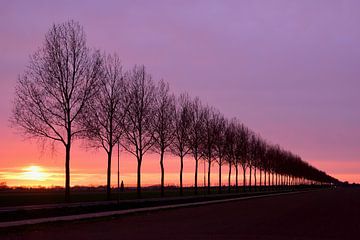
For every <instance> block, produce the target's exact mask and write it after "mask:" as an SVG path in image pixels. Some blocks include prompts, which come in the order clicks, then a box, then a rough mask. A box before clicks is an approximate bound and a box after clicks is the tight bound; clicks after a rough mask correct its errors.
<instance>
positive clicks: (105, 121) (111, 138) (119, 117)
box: [81, 55, 128, 200]
mask: <svg viewBox="0 0 360 240" xmlns="http://www.w3.org/2000/svg"><path fill="white" fill-rule="evenodd" d="M126 88H127V86H126V83H125V80H124V75H123V70H122V65H121V63H120V60H119V57H118V56H117V55H114V56H111V55H109V56H104V57H103V64H102V74H101V78H100V81H99V87H98V90H97V94H96V95H94V97H93V98H92V99H91V100H90V104H88V105H87V106H86V107H85V110H84V111H83V114H81V116H82V117H81V119H82V120H81V122H82V124H83V126H84V128H85V129H86V132H85V137H86V138H87V139H88V140H89V142H90V146H92V147H95V148H103V149H104V150H105V151H106V153H107V182H106V192H107V199H108V200H109V199H110V196H111V158H112V152H113V148H114V146H115V144H117V142H118V141H120V137H121V136H122V134H123V131H124V124H123V123H124V117H125V114H126V111H127V104H128V100H127V96H126V94H125V91H126Z"/></svg>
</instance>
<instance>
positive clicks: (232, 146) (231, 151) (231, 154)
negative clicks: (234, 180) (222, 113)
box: [225, 119, 238, 192]
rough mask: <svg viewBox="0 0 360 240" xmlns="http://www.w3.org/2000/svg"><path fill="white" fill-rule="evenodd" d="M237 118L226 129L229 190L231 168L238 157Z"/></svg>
mask: <svg viewBox="0 0 360 240" xmlns="http://www.w3.org/2000/svg"><path fill="white" fill-rule="evenodd" d="M236 128H237V120H236V119H232V120H230V122H229V124H228V125H227V127H226V130H225V143H226V144H225V160H226V162H227V164H228V165H229V174H228V192H230V191H231V170H232V166H233V165H234V162H235V158H236V153H235V151H236V148H237V141H238V139H237V135H236V133H237V129H236Z"/></svg>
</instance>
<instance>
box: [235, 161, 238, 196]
mask: <svg viewBox="0 0 360 240" xmlns="http://www.w3.org/2000/svg"><path fill="white" fill-rule="evenodd" d="M235 189H236V191H237V192H238V191H239V165H238V164H235Z"/></svg>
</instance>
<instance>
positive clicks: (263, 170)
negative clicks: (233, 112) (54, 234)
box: [11, 21, 337, 200]
mask: <svg viewBox="0 0 360 240" xmlns="http://www.w3.org/2000/svg"><path fill="white" fill-rule="evenodd" d="M11 122H12V124H13V125H14V126H15V127H17V128H19V129H20V130H21V132H22V133H24V134H26V135H27V136H29V137H35V138H41V139H50V140H53V141H57V142H60V143H62V145H63V146H64V148H65V198H66V200H69V198H70V153H71V151H70V150H71V145H72V143H73V141H74V140H75V139H79V138H81V139H85V140H87V143H88V144H89V145H90V146H92V147H96V148H103V149H104V150H105V152H106V154H107V196H108V198H110V193H111V181H110V180H111V163H112V155H113V150H114V147H115V146H116V144H118V143H119V144H121V146H122V147H123V148H124V149H125V150H126V151H127V152H129V153H130V154H132V155H133V156H134V157H135V158H136V160H137V192H138V194H139V195H140V193H141V166H142V163H143V160H144V155H145V154H146V153H147V152H149V151H154V152H157V153H158V154H159V155H160V169H161V194H162V195H164V179H165V177H164V175H165V169H164V161H165V153H166V152H170V153H172V154H173V155H175V156H178V157H179V158H180V161H179V164H180V173H179V186H180V194H182V193H183V166H184V157H185V156H187V155H191V156H192V158H193V159H194V188H195V189H194V190H195V193H198V171H199V163H200V161H205V162H206V164H207V189H208V192H210V188H211V182H210V179H211V166H212V165H213V164H217V165H218V166H219V180H218V183H217V186H218V188H219V189H218V191H219V192H221V191H222V189H221V188H222V174H221V173H222V167H223V166H224V165H227V166H228V169H229V172H228V176H227V178H228V187H229V190H230V187H231V181H230V180H231V175H232V174H233V172H232V171H233V170H234V171H235V188H236V189H238V188H239V175H240V172H239V170H240V171H241V170H242V177H243V179H242V181H243V184H242V185H243V186H244V187H249V188H251V186H256V184H260V186H269V185H295V184H304V183H315V182H316V183H334V182H336V181H337V180H336V179H334V178H332V177H331V176H329V175H327V174H326V173H325V172H323V171H320V170H318V169H316V168H315V167H313V166H311V165H309V164H308V163H306V162H305V161H303V160H302V159H301V158H300V157H299V156H297V155H295V154H293V153H291V152H289V151H286V150H284V149H282V148H281V147H280V146H278V145H272V144H269V143H268V142H267V141H265V140H264V139H263V138H262V137H261V136H260V135H259V134H257V133H255V132H253V131H252V130H250V129H249V128H247V127H246V126H245V125H244V124H242V123H241V122H240V121H239V120H238V119H235V118H234V119H226V118H225V117H224V116H223V114H222V113H221V112H219V111H218V110H216V109H214V108H213V107H211V106H208V105H206V104H204V103H202V102H201V100H200V99H199V98H191V97H190V96H189V95H188V94H186V93H183V94H181V95H180V96H178V97H176V96H175V95H173V94H172V93H170V89H169V84H168V83H167V82H165V81H164V80H161V81H158V82H156V81H154V80H153V79H152V76H151V75H150V74H149V73H148V72H147V71H146V69H145V67H144V66H142V65H136V66H134V67H133V68H132V69H130V70H125V69H124V68H123V66H122V64H121V62H120V59H119V57H118V56H117V55H116V54H113V55H106V54H102V53H100V51H93V50H90V49H89V47H88V46H87V44H86V37H85V33H84V30H83V28H82V27H81V26H80V24H79V23H77V22H74V21H68V22H65V23H62V24H54V25H53V26H52V27H51V29H50V30H49V31H48V33H47V34H46V36H45V42H44V44H43V46H42V47H41V48H39V50H38V51H37V52H35V53H34V54H33V55H32V56H31V58H30V62H29V65H28V67H27V69H26V70H25V72H24V73H23V74H22V75H21V76H20V77H19V79H18V83H17V86H16V96H15V100H14V108H13V114H12V118H11ZM247 172H248V173H249V175H248V182H246V173H247ZM257 176H259V178H260V179H259V181H258V180H257V179H256V178H257Z"/></svg>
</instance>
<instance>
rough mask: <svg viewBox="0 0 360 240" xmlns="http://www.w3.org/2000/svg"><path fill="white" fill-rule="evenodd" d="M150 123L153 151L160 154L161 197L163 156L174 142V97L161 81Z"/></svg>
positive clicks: (162, 190)
mask: <svg viewBox="0 0 360 240" xmlns="http://www.w3.org/2000/svg"><path fill="white" fill-rule="evenodd" d="M156 90H157V91H156V100H155V108H154V114H153V118H154V121H152V124H153V139H154V150H155V151H156V152H158V153H159V154H160V168H161V196H164V175H165V172H164V154H165V151H166V150H167V149H168V148H169V147H170V145H171V143H172V142H173V140H174V133H175V129H176V127H175V96H174V95H170V93H169V84H168V83H165V82H164V81H163V80H161V81H160V82H159V83H158V86H157V88H156Z"/></svg>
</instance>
